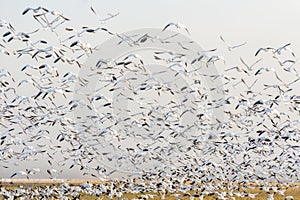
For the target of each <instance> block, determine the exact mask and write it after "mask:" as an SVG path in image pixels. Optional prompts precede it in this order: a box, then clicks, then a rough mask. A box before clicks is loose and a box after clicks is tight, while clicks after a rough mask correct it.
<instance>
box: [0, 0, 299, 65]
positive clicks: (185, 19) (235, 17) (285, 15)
mask: <svg viewBox="0 0 300 200" xmlns="http://www.w3.org/2000/svg"><path fill="white" fill-rule="evenodd" d="M37 6H44V7H46V8H48V9H50V10H56V11H59V12H62V13H64V14H65V15H66V16H67V17H69V18H70V19H71V23H72V24H73V25H76V26H78V27H80V26H84V25H90V24H96V20H95V16H94V15H93V13H92V12H91V10H90V6H93V8H95V10H97V12H98V14H99V15H100V16H101V17H105V16H106V14H107V13H117V12H120V15H119V16H118V17H116V18H114V19H112V20H111V21H109V24H107V26H108V27H109V28H110V30H113V31H115V32H119V33H120V32H127V31H131V30H135V29H139V28H160V29H161V28H163V27H164V26H165V25H166V24H168V23H169V22H180V23H182V24H185V25H186V26H187V27H188V29H189V31H190V33H191V35H190V36H189V37H191V39H192V40H194V41H196V42H197V43H198V44H199V45H200V46H202V47H203V48H204V49H212V48H218V50H219V53H222V54H224V55H225V56H226V55H228V51H227V49H226V46H225V45H224V43H223V42H222V41H221V40H220V38H219V36H220V35H222V36H223V37H224V39H226V41H227V42H228V43H229V44H232V45H234V44H240V43H243V42H247V45H246V46H245V47H243V48H240V51H239V52H238V53H236V54H235V56H237V57H240V56H242V57H244V58H246V59H248V60H251V59H253V57H254V54H255V52H256V50H257V49H258V48H259V47H269V46H270V47H274V48H276V47H279V46H281V45H284V44H286V43H292V46H291V48H292V49H293V51H294V52H295V54H296V55H300V43H299V36H300V28H299V21H300V12H299V8H300V1H298V0H287V1H281V0H272V1H271V0H266V1H261V0H252V1H241V0H226V1H225V0H206V1H203V0H191V1H183V0H181V1H179V0H164V1H158V0H154V1H153V0H152V1H146V0H128V1H122V0H117V1H104V0H97V1H96V0H95V1H93V0H72V1H71V0H65V1H61V0H51V1H46V0H39V1H34V0H26V1H18V0H10V1H5V2H4V1H3V2H2V5H1V6H0V19H4V20H5V21H7V22H10V23H12V24H13V25H14V27H15V28H16V29H17V30H18V31H31V30H33V29H34V28H35V27H37V24H36V23H33V21H34V20H33V19H30V15H25V16H23V15H22V12H23V10H24V9H25V8H27V7H33V8H34V7H37ZM183 33H184V32H183ZM297 42H298V43H297ZM6 62H7V61H5V60H2V62H1V65H2V66H1V67H5V65H6V64H7V65H9V64H11V63H6ZM3 65H4V66H3Z"/></svg>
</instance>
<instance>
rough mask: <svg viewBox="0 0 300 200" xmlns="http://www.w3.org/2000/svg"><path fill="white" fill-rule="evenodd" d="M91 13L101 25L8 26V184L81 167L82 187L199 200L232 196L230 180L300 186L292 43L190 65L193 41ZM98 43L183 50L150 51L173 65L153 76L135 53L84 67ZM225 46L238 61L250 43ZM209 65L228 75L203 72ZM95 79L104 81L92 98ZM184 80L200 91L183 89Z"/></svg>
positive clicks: (0, 125) (1, 75) (53, 17)
mask: <svg viewBox="0 0 300 200" xmlns="http://www.w3.org/2000/svg"><path fill="white" fill-rule="evenodd" d="M90 12H91V14H92V15H95V20H96V21H97V25H96V26H80V25H78V24H74V23H76V22H72V20H71V19H69V18H68V17H67V16H65V15H64V14H63V13H60V12H57V11H52V10H51V9H48V8H44V7H37V8H27V9H25V10H24V12H23V13H21V14H22V15H23V16H22V17H24V20H32V23H33V24H35V26H36V28H35V29H33V30H26V31H24V32H23V31H21V30H18V29H17V28H16V27H14V25H13V24H12V23H10V22H8V21H5V20H1V21H0V31H1V34H0V35H1V41H0V49H1V54H2V55H1V60H2V64H1V65H2V66H1V69H0V89H1V91H0V101H1V104H0V107H1V109H0V119H1V120H0V131H1V136H0V145H1V146H0V164H1V168H3V169H5V170H7V171H8V172H11V170H12V169H16V170H15V171H14V172H12V173H11V174H9V175H7V177H6V178H36V177H40V175H41V176H44V177H45V176H47V177H49V178H57V177H60V175H61V174H64V173H66V172H67V171H72V170H75V171H76V173H79V174H80V177H85V178H93V177H94V178H102V179H103V178H107V179H111V178H115V177H117V178H120V177H125V178H126V179H127V180H128V183H124V184H130V181H132V178H136V179H137V180H138V182H139V183H140V184H142V183H144V182H149V183H151V182H152V181H156V183H155V184H153V185H150V186H147V187H156V188H158V189H161V191H165V190H167V188H168V190H169V191H170V190H174V191H175V190H176V189H179V188H181V189H180V191H183V193H184V192H185V191H188V190H197V191H198V195H199V196H200V195H201V193H205V194H206V193H212V194H216V191H217V190H219V189H222V188H226V189H227V190H228V191H231V190H233V188H234V184H233V183H242V184H247V183H250V182H251V183H255V182H257V183H261V182H278V183H283V182H293V181H299V178H300V177H299V175H300V174H299V173H297V172H299V171H300V169H299V166H300V165H299V161H300V159H299V152H300V151H299V148H300V146H299V143H298V142H299V139H300V138H299V130H300V120H299V119H300V118H299V111H300V95H299V91H300V90H299V86H300V85H299V84H300V81H299V80H300V77H299V73H298V70H299V67H298V63H297V60H298V59H297V57H296V55H295V53H294V52H293V51H292V44H290V43H288V44H283V45H282V46H279V47H262V48H258V49H257V51H254V52H253V55H252V57H251V59H252V61H247V59H245V58H243V57H240V58H239V60H238V61H237V62H236V63H235V64H234V65H232V64H231V63H230V62H231V61H228V60H227V59H225V57H224V56H221V55H219V53H218V48H217V49H210V50H203V49H202V50H200V49H199V51H198V52H196V53H195V57H194V58H193V59H192V60H188V59H186V57H185V56H186V54H188V52H190V51H192V49H189V43H193V42H192V41H185V42H178V41H176V35H173V36H170V37H167V38H160V37H157V36H155V35H151V33H144V34H142V35H124V34H122V33H117V32H114V31H113V28H108V27H109V22H110V20H117V19H118V17H117V16H118V15H119V13H115V14H108V15H107V16H99V14H98V13H97V11H96V9H94V8H92V7H91V11H90ZM21 14H20V15H21ZM72 23H73V26H77V27H72V26H71V24H72ZM169 29H173V30H175V31H181V32H182V33H184V34H185V33H187V34H189V30H188V29H187V27H185V26H184V25H183V24H180V23H169V24H167V25H166V26H165V27H162V28H161V31H162V32H165V31H168V30H169ZM99 37H107V38H109V37H116V38H118V39H119V42H118V44H117V45H116V46H115V47H112V48H118V45H119V46H122V45H125V46H128V48H130V47H132V46H139V45H141V44H142V43H153V42H159V43H161V44H170V43H174V45H177V46H180V48H181V51H180V52H174V51H167V50H153V51H152V52H151V53H152V54H151V58H152V59H153V60H154V61H155V62H158V63H160V65H164V66H166V67H165V69H164V70H162V71H158V72H156V73H151V72H149V70H147V69H146V64H147V63H146V60H147V58H144V57H143V56H141V55H139V54H138V53H128V54H125V55H122V56H121V57H119V58H114V59H115V60H113V61H111V60H101V59H100V58H99V61H98V62H97V64H96V65H94V66H87V65H86V64H85V61H86V60H87V59H88V58H89V57H90V56H91V55H93V54H94V53H96V52H97V51H98V50H99V48H101V47H100V46H99V44H94V43H93V38H99ZM220 39H221V41H222V42H223V44H224V46H225V47H226V48H227V51H228V52H230V53H231V52H233V53H236V52H238V51H239V49H242V48H244V47H245V46H247V43H241V44H236V45H229V44H228V43H227V41H226V40H225V39H224V38H223V37H220ZM87 41H88V42H87ZM249 60H250V58H249ZM4 65H7V66H4ZM212 68H216V69H217V71H218V72H219V73H215V74H214V73H210V74H209V73H202V72H203V71H205V70H207V69H212ZM82 70H87V71H88V72H89V73H88V74H87V76H84V77H82V76H80V72H81V71H82ZM211 72H214V71H213V70H212V71H211ZM128 74H129V75H128ZM166 76H167V77H168V78H169V79H168V81H166V79H165V77H166ZM91 77H97V78H96V80H97V82H98V83H97V84H95V88H93V90H92V91H90V92H88V93H85V92H84V91H85V90H84V88H86V87H89V84H91V82H92V81H91V80H94V79H92V78H91ZM181 79H184V80H185V79H188V80H190V81H191V82H187V85H184V84H183V85H180V84H181V82H180V80H181ZM141 80H143V81H141ZM208 82H209V84H207V83H208ZM220 83H221V84H220ZM147 95H148V96H147ZM149 96H151V98H150V97H149ZM78 97H79V98H78ZM119 101H125V102H126V103H127V104H125V105H127V107H126V106H125V107H122V106H119V105H123V104H118V102H119ZM115 105H117V106H115ZM130 106H131V107H130ZM124 113H125V114H124ZM41 163H42V164H41ZM38 166H42V167H38ZM160 181H161V182H160ZM191 183H192V184H191ZM197 184H201V185H202V186H201V187H200V186H199V188H195V187H194V186H196V185H197ZM193 185H194V186H193ZM185 186H186V187H188V188H186V189H182V188H184V187H185ZM66 187H69V186H67V185H65V186H61V187H60V188H58V189H57V190H59V191H63V190H65V188H66ZM82 187H87V188H90V187H92V186H82ZM99 187H100V186H99ZM103 187H104V186H103ZM135 187H137V188H139V186H135ZM135 187H133V188H132V189H133V191H131V192H134V191H135V190H136V188H135ZM3 190H4V189H3ZM3 190H2V189H1V193H2V194H4V191H3ZM72 190H80V187H79V186H78V188H76V187H75V188H73V189H72ZM104 190H105V191H106V192H107V189H103V191H104ZM97 191H102V189H101V190H97ZM110 191H111V192H113V190H110ZM161 191H160V192H161ZM19 192H21V193H22V191H19ZM44 192H47V190H44ZM127 192H128V191H127ZM139 192H141V191H139ZM74 193H76V191H74ZM162 193H163V192H162ZM273 193H275V191H274V190H272V192H270V196H272V194H273ZM281 193H282V195H284V192H281ZM112 195H113V194H112ZM230 195H231V194H230V192H228V193H226V192H225V193H222V194H221V193H220V194H219V198H222V197H224V198H225V197H229V196H230ZM241 195H248V196H251V194H246V193H245V194H241ZM270 198H271V197H270Z"/></svg>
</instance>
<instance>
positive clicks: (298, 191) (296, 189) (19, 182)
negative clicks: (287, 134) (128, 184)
mask: <svg viewBox="0 0 300 200" xmlns="http://www.w3.org/2000/svg"><path fill="white" fill-rule="evenodd" d="M86 182H89V183H93V184H101V183H104V182H105V181H103V180H82V179H73V180H59V179H57V180H49V179H36V180H24V179H12V180H8V181H5V180H2V181H1V187H3V188H6V189H8V190H15V189H18V188H20V186H21V187H23V188H26V187H32V188H38V187H41V186H45V185H59V184H61V183H68V184H69V185H80V184H82V183H86ZM272 185H278V184H276V183H274V184H272ZM292 185H293V186H291V187H288V188H287V190H286V192H285V196H287V195H291V196H293V197H294V200H300V183H294V184H292ZM282 187H283V188H284V187H285V185H282ZM247 192H250V193H258V195H257V196H256V198H255V199H267V196H268V194H267V193H266V192H265V191H262V190H260V188H259V187H254V188H253V189H247ZM189 193H190V194H193V193H195V192H194V191H190V192H189ZM143 194H152V195H154V196H155V195H156V196H155V197H154V198H153V199H157V200H158V199H161V198H160V196H159V194H154V193H143ZM140 195H142V193H140V194H130V193H129V194H124V195H123V196H122V198H127V199H133V198H139V196H140ZM285 196H281V195H279V194H275V195H274V199H275V200H282V199H285ZM234 197H235V199H236V200H239V199H246V200H250V199H252V198H250V197H237V196H234ZM2 199H4V198H3V197H2V196H0V200H2ZM17 199H18V198H17ZM53 199H55V197H54V198H53ZM80 199H83V200H85V199H86V200H93V199H95V200H96V199H102V200H105V199H109V198H108V197H107V196H104V195H103V196H100V197H96V196H95V195H87V194H81V197H80ZM114 199H117V198H114ZM165 199H170V200H172V199H174V200H175V199H176V198H175V197H174V196H172V194H170V193H168V194H166V196H165ZM180 199H187V200H188V199H190V198H189V197H188V196H185V197H181V198H180ZM195 199H197V198H195ZM204 199H205V200H213V199H217V195H212V196H204Z"/></svg>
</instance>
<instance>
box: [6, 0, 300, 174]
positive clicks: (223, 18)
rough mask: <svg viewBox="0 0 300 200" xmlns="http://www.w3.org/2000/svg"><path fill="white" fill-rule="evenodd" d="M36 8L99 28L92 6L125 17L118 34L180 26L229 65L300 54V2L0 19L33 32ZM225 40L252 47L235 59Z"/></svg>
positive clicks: (116, 25) (10, 4)
mask: <svg viewBox="0 0 300 200" xmlns="http://www.w3.org/2000/svg"><path fill="white" fill-rule="evenodd" d="M37 6H44V7H46V8H48V9H50V10H56V11H59V12H62V13H64V14H65V15H66V16H67V17H69V18H70V19H71V22H70V23H71V24H72V25H74V26H78V27H80V26H84V25H87V26H88V25H95V24H96V23H97V22H96V20H95V16H94V15H93V13H92V12H91V10H90V6H93V8H95V9H96V10H97V12H98V14H99V15H100V16H101V17H105V16H106V14H107V13H117V12H120V15H119V16H118V17H116V18H114V19H112V20H111V21H109V23H108V24H107V27H109V28H110V29H111V30H113V31H114V32H118V33H121V32H127V31H131V30H135V29H139V28H161V29H162V28H163V27H164V26H165V25H166V24H168V23H169V22H180V23H182V24H185V25H186V26H187V27H188V29H189V31H190V33H191V35H190V36H189V37H190V38H191V39H192V40H194V41H196V42H197V43H198V44H199V45H200V46H201V47H202V48H204V49H212V48H218V53H221V54H223V55H224V56H225V57H226V56H227V57H228V59H229V64H230V62H231V61H232V63H233V62H234V61H233V60H234V57H237V58H239V57H240V56H242V57H243V58H245V59H246V60H248V61H249V62H250V61H254V54H255V52H256V50H257V49H259V48H260V47H269V46H270V47H274V48H276V47H279V46H281V45H284V44H286V43H292V46H291V48H292V49H293V51H294V52H295V54H296V55H300V45H299V36H300V28H299V20H300V12H299V8H300V1H298V0H287V1H281V0H272V1H271V0H266V1H261V0H252V1H241V0H226V1H225V0H206V1H203V0H191V1H183V0H182V1H179V0H164V1H157V0H154V1H146V0H128V1H122V0H117V1H104V0H97V1H96V0H94V1H93V0H72V1H71V0H65V1H61V0H51V1H46V0H39V1H34V0H27V1H18V0H11V1H3V2H2V5H1V7H0V19H3V20H5V21H7V22H10V23H12V24H13V26H14V27H15V28H16V29H17V30H18V31H24V32H26V31H32V30H33V29H34V27H37V24H33V21H34V20H33V19H31V16H30V15H25V16H22V12H23V10H24V9H25V8H27V7H32V8H35V7H37ZM182 33H184V32H182ZM220 35H222V36H223V37H224V39H225V40H226V41H227V42H228V43H229V44H232V45H234V44H239V43H242V42H247V45H246V46H245V47H243V48H240V49H239V52H238V53H236V54H235V55H234V56H233V57H231V54H230V53H229V52H228V51H227V49H226V46H225V45H224V43H223V42H222V41H221V40H220V38H219V36H220ZM0 58H2V57H0ZM6 66H9V67H11V66H12V63H8V61H7V60H2V61H1V67H4V68H5V67H6ZM10 71H13V69H10ZM221 71H222V70H221ZM0 171H1V170H0ZM73 175H74V174H73ZM0 176H1V173H0ZM69 176H70V177H71V176H72V175H69Z"/></svg>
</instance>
